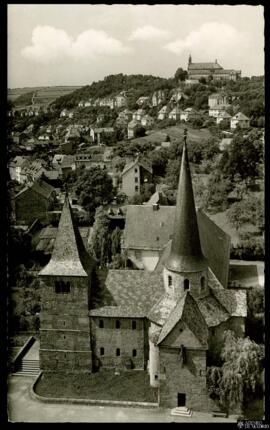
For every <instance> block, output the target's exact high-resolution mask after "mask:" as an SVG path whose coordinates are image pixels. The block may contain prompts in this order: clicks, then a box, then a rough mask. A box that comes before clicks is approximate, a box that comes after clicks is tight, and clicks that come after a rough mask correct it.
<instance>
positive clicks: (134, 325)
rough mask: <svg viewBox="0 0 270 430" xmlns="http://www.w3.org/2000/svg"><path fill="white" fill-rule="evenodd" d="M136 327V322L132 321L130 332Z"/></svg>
mask: <svg viewBox="0 0 270 430" xmlns="http://www.w3.org/2000/svg"><path fill="white" fill-rule="evenodd" d="M136 326H137V324H136V321H132V330H136V328H137V327H136Z"/></svg>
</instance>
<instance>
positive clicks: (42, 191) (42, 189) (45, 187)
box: [15, 179, 55, 199]
mask: <svg viewBox="0 0 270 430" xmlns="http://www.w3.org/2000/svg"><path fill="white" fill-rule="evenodd" d="M30 189H31V190H33V191H34V192H35V193H37V194H39V195H41V196H42V197H44V198H49V197H50V195H51V194H52V192H54V191H55V188H54V187H52V186H51V185H49V184H48V183H47V182H45V181H42V179H38V180H36V181H35V182H34V183H33V184H32V185H30V186H29V187H25V188H23V189H22V190H21V191H20V192H19V193H18V194H16V196H15V199H16V198H18V197H19V196H21V195H22V194H23V193H25V192H26V191H28V190H30Z"/></svg>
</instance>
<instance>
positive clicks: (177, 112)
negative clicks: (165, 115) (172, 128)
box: [169, 106, 181, 121]
mask: <svg viewBox="0 0 270 430" xmlns="http://www.w3.org/2000/svg"><path fill="white" fill-rule="evenodd" d="M180 115H181V109H180V108H179V107H178V106H175V107H174V108H173V110H171V112H170V113H169V119H173V120H175V121H180Z"/></svg>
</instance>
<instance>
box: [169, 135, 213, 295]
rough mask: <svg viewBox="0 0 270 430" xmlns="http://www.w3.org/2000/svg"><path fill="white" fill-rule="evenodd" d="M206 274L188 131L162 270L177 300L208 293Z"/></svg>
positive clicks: (206, 266)
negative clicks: (185, 296) (187, 142)
mask: <svg viewBox="0 0 270 430" xmlns="http://www.w3.org/2000/svg"><path fill="white" fill-rule="evenodd" d="M207 274H208V262H207V259H206V258H205V257H204V255H203V253H202V249H201V243H200V235H199V229H198V223H197V215H196V208H195V202H194V195H193V188H192V181H191V174H190V167H189V161H188V152H187V144H186V133H185V135H184V146H183V153H182V162H181V170H180V176H179V185H178V193H177V202H176V208H175V219H174V228H173V238H172V243H171V250H170V254H169V257H168V258H167V261H166V262H165V265H164V269H163V278H164V286H165V290H166V291H167V292H168V293H169V294H170V295H171V296H172V297H174V298H175V299H176V300H178V299H179V298H180V297H182V296H183V294H184V293H185V292H186V291H189V292H190V294H191V295H192V296H193V297H194V298H197V297H201V296H205V295H207V294H208V281H207Z"/></svg>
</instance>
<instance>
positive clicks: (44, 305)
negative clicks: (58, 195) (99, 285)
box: [39, 194, 93, 373]
mask: <svg viewBox="0 0 270 430" xmlns="http://www.w3.org/2000/svg"><path fill="white" fill-rule="evenodd" d="M92 267H93V264H92V260H91V258H90V256H89V255H88V253H87V252H86V250H85V247H84V244H83V241H82V238H81V235H80V232H79V230H78V228H77V226H76V225H75V222H74V219H73V214H72V209H71V207H70V203H69V198H68V195H67V194H66V197H65V202H64V206H63V210H62V214H61V217H60V221H59V226H58V230H57V235H56V239H55V243H54V248H53V252H52V256H51V259H50V261H49V263H48V264H47V266H45V267H44V268H43V269H42V270H41V271H40V273H39V276H40V278H41V280H42V284H43V285H42V293H41V313H40V368H41V370H42V371H44V372H53V371H54V372H71V373H73V372H74V373H77V372H78V373H80V372H82V373H84V372H86V373H87V372H91V370H92V353H91V342H90V322H89V301H90V289H91V271H92Z"/></svg>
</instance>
